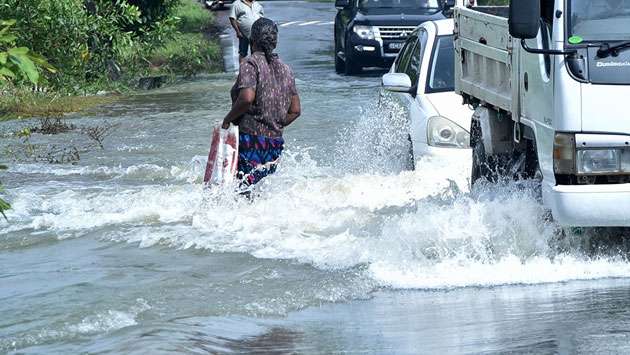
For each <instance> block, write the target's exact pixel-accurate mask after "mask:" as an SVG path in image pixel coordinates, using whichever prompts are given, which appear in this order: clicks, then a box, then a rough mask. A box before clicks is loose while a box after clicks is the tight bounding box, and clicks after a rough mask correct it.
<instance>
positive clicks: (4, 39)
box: [0, 35, 17, 43]
mask: <svg viewBox="0 0 630 355" xmlns="http://www.w3.org/2000/svg"><path fill="white" fill-rule="evenodd" d="M16 40H17V37H16V36H14V35H2V36H0V43H14V42H15V41H16Z"/></svg>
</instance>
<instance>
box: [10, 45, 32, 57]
mask: <svg viewBox="0 0 630 355" xmlns="http://www.w3.org/2000/svg"><path fill="white" fill-rule="evenodd" d="M28 51H29V49H28V48H26V47H18V48H11V49H9V55H13V56H18V55H26V54H27V53H28Z"/></svg>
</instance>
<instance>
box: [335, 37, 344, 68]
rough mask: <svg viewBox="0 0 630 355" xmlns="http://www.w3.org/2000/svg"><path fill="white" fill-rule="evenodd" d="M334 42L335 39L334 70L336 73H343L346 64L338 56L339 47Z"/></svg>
mask: <svg viewBox="0 0 630 355" xmlns="http://www.w3.org/2000/svg"><path fill="white" fill-rule="evenodd" d="M336 42H337V41H335V72H337V74H343V73H344V72H345V71H346V64H345V63H344V62H343V60H342V59H341V58H339V51H340V49H339V47H338V46H337V44H336Z"/></svg>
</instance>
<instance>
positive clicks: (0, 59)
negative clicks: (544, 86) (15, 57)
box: [0, 52, 9, 65]
mask: <svg viewBox="0 0 630 355" xmlns="http://www.w3.org/2000/svg"><path fill="white" fill-rule="evenodd" d="M8 58H9V55H8V54H7V52H0V64H2V65H5V64H7V59H8Z"/></svg>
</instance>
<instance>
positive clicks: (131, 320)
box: [0, 298, 151, 351]
mask: <svg viewBox="0 0 630 355" xmlns="http://www.w3.org/2000/svg"><path fill="white" fill-rule="evenodd" d="M149 309H151V306H150V305H149V304H148V303H147V301H145V300H144V299H141V298H139V299H137V300H136V304H135V305H133V306H131V307H130V308H129V309H128V310H126V311H119V310H106V311H103V312H97V313H95V314H93V315H89V316H86V317H84V318H83V319H81V321H79V322H77V323H71V322H65V323H61V324H60V325H59V327H57V328H45V329H39V330H34V331H29V332H28V333H25V334H19V335H15V336H8V337H6V338H4V339H0V351H5V350H6V351H11V350H13V351H15V350H18V349H23V348H26V347H29V346H36V345H38V344H45V343H49V342H54V341H56V340H58V339H72V338H77V337H80V336H84V335H93V334H100V333H108V332H112V331H115V330H119V329H123V328H126V327H131V326H134V325H137V324H138V323H137V317H138V316H139V315H140V314H141V313H142V312H145V311H147V310H149Z"/></svg>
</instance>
